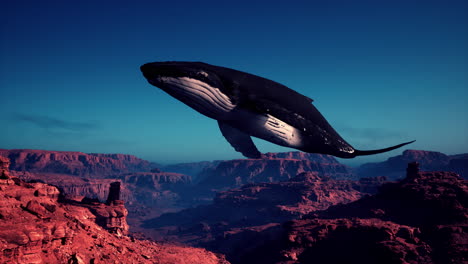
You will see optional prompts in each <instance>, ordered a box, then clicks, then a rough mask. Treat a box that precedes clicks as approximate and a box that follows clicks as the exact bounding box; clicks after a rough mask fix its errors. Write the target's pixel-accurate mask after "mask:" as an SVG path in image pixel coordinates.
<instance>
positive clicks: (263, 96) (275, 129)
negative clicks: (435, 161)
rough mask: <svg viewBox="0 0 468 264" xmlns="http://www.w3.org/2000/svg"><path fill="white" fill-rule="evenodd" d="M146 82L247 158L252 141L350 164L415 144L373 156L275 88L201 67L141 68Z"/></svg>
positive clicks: (252, 153) (305, 100)
mask: <svg viewBox="0 0 468 264" xmlns="http://www.w3.org/2000/svg"><path fill="white" fill-rule="evenodd" d="M140 69H141V71H142V73H143V76H144V77H145V78H146V79H147V80H148V82H149V83H150V84H152V85H154V86H156V87H159V88H160V89H162V90H163V91H165V92H166V93H168V94H169V95H171V96H173V97H175V98H176V99H178V100H180V101H181V102H183V103H184V104H186V105H188V106H190V107H191V108H193V109H194V110H196V111H198V112H199V113H201V114H203V115H205V116H207V117H210V118H213V119H215V120H217V121H218V124H219V128H220V130H221V133H222V135H223V136H224V137H225V138H226V140H227V141H228V142H229V143H230V144H231V145H232V147H234V149H235V150H236V151H238V152H241V153H242V154H243V155H244V156H245V157H247V158H254V159H256V158H261V157H262V154H261V153H260V151H258V149H257V147H256V146H255V145H254V143H253V141H252V138H251V137H252V136H253V137H257V138H261V139H263V140H266V141H269V142H271V143H274V144H277V145H281V146H285V147H290V148H294V149H298V150H301V151H304V152H308V153H320V154H328V155H333V156H336V157H340V158H354V157H357V156H363V155H372V154H378V153H382V152H387V151H391V150H394V149H396V148H399V147H402V146H404V145H407V144H410V143H412V142H414V141H409V142H406V143H402V144H399V145H395V146H392V147H388V148H383V149H376V150H358V149H355V148H353V147H352V146H351V145H350V144H349V143H348V142H346V141H345V140H344V139H343V138H342V137H341V136H340V135H339V134H338V133H337V132H336V131H335V129H333V127H332V126H331V125H330V124H329V123H328V122H327V120H326V119H325V118H324V117H323V116H322V114H321V113H320V112H319V111H318V110H317V108H315V106H314V105H313V104H312V102H313V100H312V99H310V98H309V97H307V96H304V95H302V94H300V93H298V92H296V91H294V90H292V89H290V88H288V87H286V86H284V85H282V84H280V83H277V82H274V81H272V80H269V79H266V78H262V77H260V76H256V75H253V74H249V73H246V72H242V71H238V70H234V69H230V68H225V67H220V66H214V65H210V64H207V63H203V62H181V61H170V62H153V63H146V64H144V65H142V66H141V67H140Z"/></svg>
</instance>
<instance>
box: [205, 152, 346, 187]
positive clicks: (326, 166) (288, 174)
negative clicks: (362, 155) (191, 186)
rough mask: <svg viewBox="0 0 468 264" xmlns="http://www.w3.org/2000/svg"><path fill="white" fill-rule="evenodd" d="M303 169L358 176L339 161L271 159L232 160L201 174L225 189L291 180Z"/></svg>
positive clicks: (338, 176) (341, 176) (343, 176)
mask: <svg viewBox="0 0 468 264" xmlns="http://www.w3.org/2000/svg"><path fill="white" fill-rule="evenodd" d="M302 172H317V173H318V174H319V175H320V176H327V177H332V178H335V179H350V178H353V177H354V174H353V172H352V170H351V168H349V167H347V166H346V165H343V164H340V163H338V162H334V163H321V162H315V161H310V160H306V159H289V158H274V157H272V158H268V159H241V160H228V161H223V162H220V163H219V164H218V166H216V167H215V168H212V169H208V170H205V171H204V172H203V175H199V176H198V178H199V179H200V182H199V185H202V186H209V187H211V188H215V189H220V190H225V189H229V188H235V187H240V186H242V185H244V184H248V183H258V182H278V181H287V180H289V179H291V178H293V177H294V176H296V175H297V174H299V173H302Z"/></svg>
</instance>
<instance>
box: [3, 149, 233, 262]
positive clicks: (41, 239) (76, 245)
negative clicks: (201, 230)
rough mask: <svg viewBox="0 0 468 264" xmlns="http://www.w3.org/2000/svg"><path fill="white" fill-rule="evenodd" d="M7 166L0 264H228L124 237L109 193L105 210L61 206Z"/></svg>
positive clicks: (118, 206)
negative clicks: (16, 175)
mask: <svg viewBox="0 0 468 264" xmlns="http://www.w3.org/2000/svg"><path fill="white" fill-rule="evenodd" d="M8 165H9V161H8V160H7V159H5V158H3V157H0V199H1V203H0V251H1V254H0V263H187V264H188V263H228V262H226V261H225V260H224V258H223V257H220V256H218V255H215V254H213V253H211V252H208V251H206V250H204V249H197V248H190V247H178V246H172V245H162V244H159V243H154V242H150V241H145V240H137V239H134V238H131V237H128V236H127V235H126V234H127V231H128V225H127V223H126V216H127V214H128V212H127V210H126V208H125V206H124V204H123V201H121V200H118V198H117V197H118V195H115V192H112V190H111V192H110V195H109V197H108V200H107V203H106V204H103V203H100V202H98V201H96V200H92V199H82V200H81V201H76V200H66V199H64V197H63V196H62V194H61V193H60V191H59V190H58V189H57V188H56V187H54V186H51V185H47V184H44V183H40V182H35V183H34V182H33V183H26V182H24V181H22V180H20V179H19V178H16V177H13V176H11V175H10V173H9V171H8ZM117 185H118V186H120V184H119V183H118V182H117V183H116V184H114V187H115V186H117ZM114 189H115V188H114ZM112 193H113V194H112ZM116 196H117V197H116ZM116 198H117V199H116Z"/></svg>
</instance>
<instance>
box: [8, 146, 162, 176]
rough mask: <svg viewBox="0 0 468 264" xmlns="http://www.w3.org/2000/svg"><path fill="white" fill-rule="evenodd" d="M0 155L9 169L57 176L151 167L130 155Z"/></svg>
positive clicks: (25, 152) (21, 151)
mask: <svg viewBox="0 0 468 264" xmlns="http://www.w3.org/2000/svg"><path fill="white" fill-rule="evenodd" d="M0 156H4V157H7V158H9V159H10V162H11V164H10V170H16V171H27V172H33V173H59V174H68V175H76V176H86V177H99V178H104V177H106V176H112V175H118V174H121V173H129V172H138V171H150V170H151V169H152V168H154V164H151V163H150V162H148V161H146V160H142V159H139V158H137V157H135V156H132V155H124V154H93V153H92V154H85V153H82V152H70V151H46V150H28V149H11V150H6V149H0Z"/></svg>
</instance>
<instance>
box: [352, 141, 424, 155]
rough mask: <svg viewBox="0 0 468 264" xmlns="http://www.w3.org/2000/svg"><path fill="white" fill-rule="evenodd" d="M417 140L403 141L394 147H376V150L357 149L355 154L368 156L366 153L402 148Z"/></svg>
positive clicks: (371, 153) (372, 153)
mask: <svg viewBox="0 0 468 264" xmlns="http://www.w3.org/2000/svg"><path fill="white" fill-rule="evenodd" d="M415 141H416V140H413V141H409V142H405V143H401V144H398V145H395V146H393V147H388V148H383V149H375V150H357V149H356V150H355V151H354V153H353V154H354V155H356V156H366V155H374V154H379V153H383V152H387V151H391V150H394V149H397V148H401V147H403V146H405V145H408V144H411V143H413V142H415Z"/></svg>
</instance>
